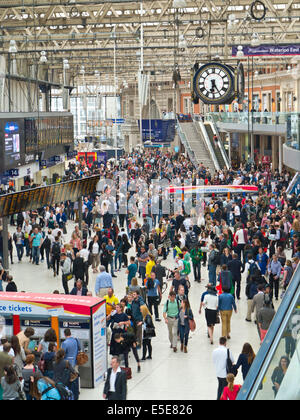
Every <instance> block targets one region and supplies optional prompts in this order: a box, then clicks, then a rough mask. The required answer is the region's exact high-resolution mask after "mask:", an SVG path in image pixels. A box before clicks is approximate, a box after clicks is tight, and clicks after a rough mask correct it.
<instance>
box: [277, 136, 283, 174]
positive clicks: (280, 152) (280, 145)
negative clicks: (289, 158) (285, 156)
mask: <svg viewBox="0 0 300 420" xmlns="http://www.w3.org/2000/svg"><path fill="white" fill-rule="evenodd" d="M282 144H283V141H282V137H281V136H279V143H278V148H279V151H278V156H279V164H278V169H279V172H281V171H282Z"/></svg>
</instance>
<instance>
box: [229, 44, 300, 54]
mask: <svg viewBox="0 0 300 420" xmlns="http://www.w3.org/2000/svg"><path fill="white" fill-rule="evenodd" d="M237 51H238V49H237V46H234V47H232V56H233V57H236V54H237ZM243 53H244V56H246V57H258V56H264V55H265V56H284V55H300V44H289V45H274V44H268V45H259V46H257V47H252V46H251V45H244V46H243Z"/></svg>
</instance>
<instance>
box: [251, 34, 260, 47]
mask: <svg viewBox="0 0 300 420" xmlns="http://www.w3.org/2000/svg"><path fill="white" fill-rule="evenodd" d="M251 46H252V47H259V46H260V39H259V36H258V33H257V32H254V33H253V34H252V37H251Z"/></svg>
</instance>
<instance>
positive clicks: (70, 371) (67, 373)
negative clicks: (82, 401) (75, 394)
mask: <svg viewBox="0 0 300 420" xmlns="http://www.w3.org/2000/svg"><path fill="white" fill-rule="evenodd" d="M65 355H66V352H65V351H64V349H59V350H58V352H57V353H56V357H55V362H54V364H53V380H54V382H55V383H62V384H63V385H64V386H66V387H68V388H69V389H70V388H71V382H73V381H74V380H75V379H77V378H78V373H77V372H76V371H75V370H74V368H73V367H72V366H71V364H70V363H69V361H68V360H65Z"/></svg>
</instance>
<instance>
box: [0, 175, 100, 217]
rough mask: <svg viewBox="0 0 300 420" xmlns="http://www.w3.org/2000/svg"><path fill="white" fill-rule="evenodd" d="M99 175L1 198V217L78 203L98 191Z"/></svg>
mask: <svg viewBox="0 0 300 420" xmlns="http://www.w3.org/2000/svg"><path fill="white" fill-rule="evenodd" d="M99 179H100V176H99V175H95V176H91V177H87V178H82V179H77V180H74V181H66V182H62V183H59V184H53V185H48V186H46V187H38V188H33V189H30V190H25V191H20V192H16V193H11V194H5V195H2V196H0V217H5V216H11V215H13V214H17V213H21V212H23V211H30V210H35V209H39V208H41V207H44V206H46V205H48V206H49V205H51V204H56V203H61V202H65V201H66V200H70V201H73V202H74V201H77V200H78V198H79V197H82V196H86V195H89V194H92V193H94V192H95V191H96V185H97V183H98V181H99Z"/></svg>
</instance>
